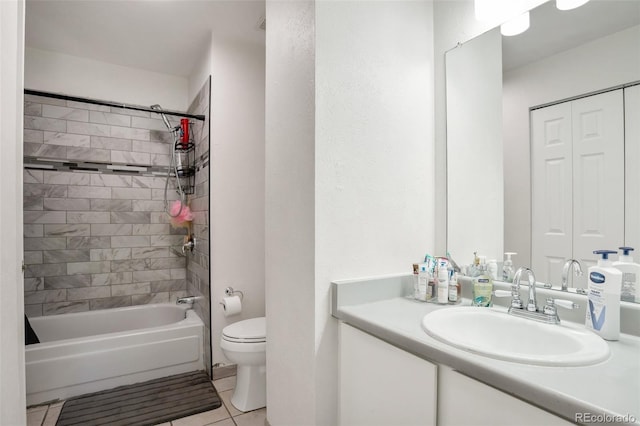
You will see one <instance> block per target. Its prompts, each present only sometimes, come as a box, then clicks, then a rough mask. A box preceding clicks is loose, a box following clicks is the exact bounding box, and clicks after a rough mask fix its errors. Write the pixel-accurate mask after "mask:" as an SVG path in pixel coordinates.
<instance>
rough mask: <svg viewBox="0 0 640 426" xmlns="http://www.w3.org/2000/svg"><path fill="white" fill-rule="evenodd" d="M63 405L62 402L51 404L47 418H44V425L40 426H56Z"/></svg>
mask: <svg viewBox="0 0 640 426" xmlns="http://www.w3.org/2000/svg"><path fill="white" fill-rule="evenodd" d="M63 405H64V401H63V402H56V403H55V404H51V405H50V406H49V410H48V411H47V416H46V417H45V418H44V423H42V426H56V421H58V417H59V416H60V412H61V411H62V406H63Z"/></svg>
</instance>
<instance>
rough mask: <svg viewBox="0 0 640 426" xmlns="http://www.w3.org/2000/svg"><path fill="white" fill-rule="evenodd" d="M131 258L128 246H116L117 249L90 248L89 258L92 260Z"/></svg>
mask: <svg viewBox="0 0 640 426" xmlns="http://www.w3.org/2000/svg"><path fill="white" fill-rule="evenodd" d="M127 259H131V249H130V248H118V249H91V250H90V260H91V261H92V262H97V261H102V260H127Z"/></svg>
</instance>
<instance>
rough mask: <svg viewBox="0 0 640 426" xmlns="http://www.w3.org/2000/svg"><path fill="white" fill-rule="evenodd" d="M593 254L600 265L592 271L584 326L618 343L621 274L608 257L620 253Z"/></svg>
mask: <svg viewBox="0 0 640 426" xmlns="http://www.w3.org/2000/svg"><path fill="white" fill-rule="evenodd" d="M593 253H594V254H597V255H600V256H601V258H600V259H598V264H597V265H595V266H591V267H590V268H589V277H588V284H589V288H588V292H587V298H588V300H587V313H586V317H585V326H586V328H588V329H590V330H593V331H594V332H595V333H597V334H599V335H600V336H601V337H602V338H603V339H605V340H618V338H619V337H620V288H621V286H622V272H620V271H619V270H618V269H616V268H614V267H613V262H612V261H611V260H609V255H610V254H615V253H617V251H612V250H596V251H594V252H593Z"/></svg>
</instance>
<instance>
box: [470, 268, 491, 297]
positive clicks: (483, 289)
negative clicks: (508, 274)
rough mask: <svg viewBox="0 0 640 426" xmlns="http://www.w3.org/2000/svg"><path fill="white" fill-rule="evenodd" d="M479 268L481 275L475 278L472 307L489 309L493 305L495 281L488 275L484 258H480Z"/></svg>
mask: <svg viewBox="0 0 640 426" xmlns="http://www.w3.org/2000/svg"><path fill="white" fill-rule="evenodd" d="M478 268H479V275H478V276H476V277H474V278H473V300H472V301H471V305H472V306H484V307H489V306H491V305H492V303H491V292H492V291H493V280H492V279H491V277H490V276H489V274H487V263H486V258H485V257H484V256H480V264H479V265H478Z"/></svg>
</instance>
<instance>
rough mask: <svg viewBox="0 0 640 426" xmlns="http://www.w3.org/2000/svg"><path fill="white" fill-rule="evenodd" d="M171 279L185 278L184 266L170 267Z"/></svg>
mask: <svg viewBox="0 0 640 426" xmlns="http://www.w3.org/2000/svg"><path fill="white" fill-rule="evenodd" d="M171 279H172V280H186V279H187V270H186V269H185V268H176V269H171Z"/></svg>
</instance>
